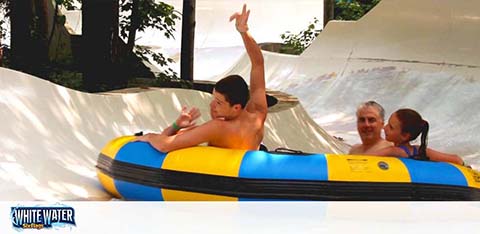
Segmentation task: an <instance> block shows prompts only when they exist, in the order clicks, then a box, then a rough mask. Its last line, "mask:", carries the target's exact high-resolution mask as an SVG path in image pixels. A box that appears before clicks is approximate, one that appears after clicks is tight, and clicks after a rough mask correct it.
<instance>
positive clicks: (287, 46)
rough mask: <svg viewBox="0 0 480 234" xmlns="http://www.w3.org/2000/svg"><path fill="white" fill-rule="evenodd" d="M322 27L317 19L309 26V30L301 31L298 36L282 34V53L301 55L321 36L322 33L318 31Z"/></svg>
mask: <svg viewBox="0 0 480 234" xmlns="http://www.w3.org/2000/svg"><path fill="white" fill-rule="evenodd" d="M320 27H321V25H320V24H319V20H318V19H317V18H316V17H315V18H314V19H313V22H310V23H309V24H308V27H307V29H305V30H302V31H300V32H299V33H298V34H294V33H291V32H290V31H287V32H285V33H283V34H281V35H280V38H282V40H283V43H284V46H282V48H280V53H287V54H296V55H298V54H301V53H302V52H303V51H304V50H305V49H306V48H307V47H308V46H309V45H310V44H311V43H312V41H313V40H314V39H315V38H316V37H317V36H318V34H320V32H321V31H322V30H321V29H318V28H320Z"/></svg>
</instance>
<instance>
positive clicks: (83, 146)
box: [0, 68, 347, 201]
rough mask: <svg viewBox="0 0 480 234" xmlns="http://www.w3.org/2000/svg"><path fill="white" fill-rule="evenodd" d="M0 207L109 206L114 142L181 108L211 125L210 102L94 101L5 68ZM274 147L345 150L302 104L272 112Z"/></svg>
mask: <svg viewBox="0 0 480 234" xmlns="http://www.w3.org/2000/svg"><path fill="white" fill-rule="evenodd" d="M0 87H1V89H0V92H1V95H0V119H2V123H1V124H0V184H1V186H0V200H52V201H53V200H103V199H110V196H109V195H108V194H107V193H106V192H105V191H104V190H103V189H102V188H101V185H100V184H99V182H98V180H97V178H96V170H95V165H96V160H97V156H98V153H99V152H100V150H101V149H102V147H103V146H104V145H105V144H106V143H107V142H108V141H110V140H111V139H113V138H115V137H118V136H121V135H128V134H133V133H136V132H139V131H144V132H158V131H161V130H162V129H163V128H165V127H166V126H167V125H169V124H170V123H171V122H173V121H174V120H175V118H176V117H177V115H178V113H179V110H180V109H181V106H182V105H187V106H197V107H199V108H200V111H201V113H202V117H201V119H200V121H199V122H204V121H206V120H207V119H208V118H209V114H208V113H209V105H208V104H209V102H210V99H211V95H210V94H208V93H203V92H199V91H193V90H182V89H157V90H153V91H149V92H143V93H130V94H110V95H107V94H104V95H102V94H88V93H82V92H78V91H74V90H70V89H67V88H64V87H62V86H58V85H55V84H52V83H50V82H47V81H44V80H41V79H38V78H36V77H33V76H30V75H26V74H24V73H20V72H16V71H12V70H8V69H4V68H0ZM265 127H266V131H265V139H264V142H265V144H266V145H267V146H268V147H269V148H276V147H280V146H282V147H289V148H293V149H301V150H303V151H305V152H326V153H341V152H345V151H346V150H347V148H346V146H345V145H344V144H342V143H340V142H337V141H336V140H335V139H333V138H332V137H330V136H329V135H328V134H326V133H325V131H323V130H322V129H321V128H320V127H318V126H317V125H316V124H315V122H314V121H313V120H312V119H310V118H309V116H308V115H307V113H306V112H305V111H304V110H303V109H302V107H301V105H296V106H294V107H292V108H288V109H285V110H283V111H278V112H273V113H269V115H268V118H267V121H266V124H265Z"/></svg>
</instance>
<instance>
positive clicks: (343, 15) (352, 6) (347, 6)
mask: <svg viewBox="0 0 480 234" xmlns="http://www.w3.org/2000/svg"><path fill="white" fill-rule="evenodd" d="M379 2H380V0H337V1H336V2H335V8H334V18H335V19H336V20H358V19H360V18H361V17H362V16H363V15H365V14H366V13H367V12H368V11H370V10H371V9H372V8H373V7H374V6H376V5H377V3H379ZM318 22H319V20H318V19H317V18H314V20H313V22H309V24H308V26H307V29H305V30H302V31H300V32H299V33H298V34H294V33H291V32H290V31H287V32H285V33H283V34H281V35H280V38H282V40H283V44H284V45H283V46H282V48H280V51H279V52H280V53H286V54H296V55H298V54H301V53H302V52H303V51H304V50H305V49H306V48H308V46H310V44H311V43H312V42H313V40H314V39H315V38H316V37H317V36H318V34H320V32H321V31H322V30H321V29H318V28H321V25H320V24H319V23H318Z"/></svg>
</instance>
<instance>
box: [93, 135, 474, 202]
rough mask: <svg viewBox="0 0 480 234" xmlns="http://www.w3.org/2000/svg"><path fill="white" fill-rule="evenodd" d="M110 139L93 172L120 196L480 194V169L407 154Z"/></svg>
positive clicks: (399, 196)
mask: <svg viewBox="0 0 480 234" xmlns="http://www.w3.org/2000/svg"><path fill="white" fill-rule="evenodd" d="M133 139H134V137H133V136H124V137H120V138H117V139H114V140H112V141H111V142H110V143H108V144H107V145H106V146H105V148H104V149H103V150H102V152H101V153H100V155H99V157H98V165H97V169H98V170H97V172H98V178H99V180H100V182H101V184H102V185H103V187H104V188H105V189H106V190H107V191H108V192H109V193H111V194H112V195H114V196H115V197H118V198H123V199H126V200H158V201H191V200H196V201H212V200H220V201H251V200H395V201H397V200H480V173H479V172H477V171H475V170H472V169H469V168H466V167H463V166H459V165H454V164H450V163H443V162H426V161H417V160H412V159H404V158H394V157H378V156H358V155H333V154H289V153H275V152H264V151H245V150H230V149H220V148H215V147H207V146H204V147H202V146H198V147H192V148H187V149H181V150H176V151H172V152H170V153H167V154H166V153H162V152H159V151H157V150H155V149H154V148H152V147H151V146H150V145H149V144H148V143H144V142H132V140H133Z"/></svg>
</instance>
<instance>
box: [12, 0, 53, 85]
mask: <svg viewBox="0 0 480 234" xmlns="http://www.w3.org/2000/svg"><path fill="white" fill-rule="evenodd" d="M47 4H48V1H47V0H22V1H11V5H10V7H11V15H10V23H11V31H10V33H11V48H12V50H11V54H12V68H13V69H15V70H19V71H23V72H26V73H30V74H33V75H36V76H39V77H42V78H47V75H48V74H47V65H48V46H47V35H48V11H47V9H48V8H47ZM34 16H36V18H34Z"/></svg>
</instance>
